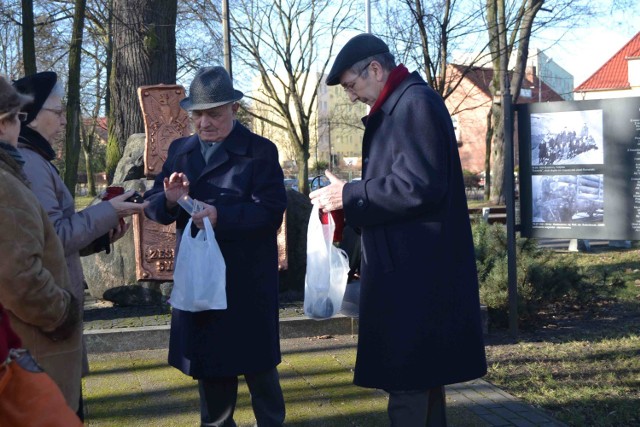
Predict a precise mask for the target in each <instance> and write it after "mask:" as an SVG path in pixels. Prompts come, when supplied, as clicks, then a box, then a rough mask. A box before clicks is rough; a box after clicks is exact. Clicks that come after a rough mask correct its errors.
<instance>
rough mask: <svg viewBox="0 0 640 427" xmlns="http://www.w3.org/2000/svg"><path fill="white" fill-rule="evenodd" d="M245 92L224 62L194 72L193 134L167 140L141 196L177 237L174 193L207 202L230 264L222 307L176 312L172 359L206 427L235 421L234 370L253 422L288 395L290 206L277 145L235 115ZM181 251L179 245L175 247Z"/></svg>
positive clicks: (273, 417)
mask: <svg viewBox="0 0 640 427" xmlns="http://www.w3.org/2000/svg"><path fill="white" fill-rule="evenodd" d="M242 96H243V94H242V92H240V91H238V90H235V89H234V88H233V85H232V82H231V78H230V77H229V74H228V73H227V71H226V70H225V69H224V68H223V67H205V68H202V69H200V70H199V71H198V72H197V74H196V75H195V77H194V79H193V82H192V83H191V85H190V88H189V96H188V97H187V98H185V99H183V100H182V101H181V102H180V106H181V107H182V108H183V109H185V110H186V111H188V112H189V114H190V116H191V120H192V122H193V126H194V129H195V134H194V135H191V136H188V137H184V138H179V139H177V140H175V141H173V143H172V144H171V146H170V147H169V152H168V154H167V160H166V161H165V163H164V166H163V168H162V172H161V173H160V174H159V175H158V176H157V178H156V179H155V182H154V185H153V188H152V189H150V190H149V191H147V192H146V193H145V199H146V200H147V201H149V206H148V207H147V208H146V209H145V213H146V215H147V217H148V218H150V219H152V220H154V221H156V222H159V223H161V224H170V223H172V222H174V221H175V223H176V234H177V236H176V237H177V239H176V241H177V242H178V245H179V242H180V238H181V236H182V233H187V232H192V233H193V232H195V230H185V229H184V228H185V225H186V224H187V222H188V220H189V213H188V212H186V211H185V210H184V209H183V208H182V207H180V206H179V205H178V202H177V201H178V199H179V198H180V197H181V196H183V195H185V194H189V195H190V196H191V197H192V198H193V199H196V200H198V201H201V202H203V206H204V209H203V210H202V211H200V212H197V213H194V214H193V222H194V224H195V226H196V227H198V228H203V227H204V225H203V218H204V217H205V216H206V217H208V218H209V220H210V221H211V224H212V225H213V227H214V230H215V235H216V240H217V242H218V244H219V246H220V249H221V251H222V255H223V257H224V260H225V264H226V283H227V287H226V293H227V309H226V310H208V311H202V312H195V313H193V312H187V311H181V310H178V309H175V308H174V309H173V311H172V318H171V335H170V343H169V364H171V365H172V366H174V367H175V368H177V369H179V370H181V371H182V372H183V373H185V374H186V375H190V376H192V377H193V378H194V379H197V380H198V386H199V391H200V413H201V422H202V425H203V426H235V425H236V424H235V422H234V420H233V413H234V409H235V406H236V398H237V392H238V376H239V375H244V377H245V380H246V382H247V385H248V387H249V391H250V393H251V404H252V407H253V411H254V414H255V417H256V421H257V425H258V426H260V427H262V426H281V425H282V424H283V422H284V418H285V407H284V399H283V396H282V389H281V388H280V381H279V377H278V371H277V369H276V366H277V365H278V364H279V363H280V359H281V356H280V339H279V329H278V250H277V243H276V233H277V230H278V227H279V226H280V224H281V222H282V216H283V213H284V210H285V208H286V205H287V196H286V192H285V188H284V176H283V173H282V169H281V167H280V164H279V162H278V151H277V149H276V146H275V145H274V144H273V143H272V142H271V141H269V140H268V139H265V138H262V137H261V136H258V135H256V134H254V133H252V132H251V131H250V130H249V129H247V128H246V127H245V126H243V125H242V124H241V123H239V122H238V121H237V120H236V113H237V111H238V106H239V105H238V103H237V101H239V100H240V99H241V98H242ZM178 250H179V248H176V252H177V251H178Z"/></svg>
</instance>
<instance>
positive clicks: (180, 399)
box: [84, 298, 564, 427]
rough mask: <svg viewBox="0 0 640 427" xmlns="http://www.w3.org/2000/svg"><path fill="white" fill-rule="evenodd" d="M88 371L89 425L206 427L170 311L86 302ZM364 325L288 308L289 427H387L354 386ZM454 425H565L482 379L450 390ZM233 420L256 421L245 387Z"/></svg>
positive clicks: (371, 396) (371, 393)
mask: <svg viewBox="0 0 640 427" xmlns="http://www.w3.org/2000/svg"><path fill="white" fill-rule="evenodd" d="M85 316H86V320H87V321H86V328H85V335H86V337H87V342H88V348H89V363H90V367H91V374H90V375H89V376H88V377H86V378H85V379H84V396H85V404H86V412H87V425H89V426H110V427H111V426H159V427H160V426H192V425H194V426H195V425H199V423H198V420H199V415H198V392H197V387H196V383H195V381H193V380H192V379H191V378H189V377H186V376H185V375H183V374H182V373H180V372H179V371H177V370H175V369H173V368H171V367H169V366H168V365H167V363H166V360H167V350H166V348H167V344H168V331H169V326H168V323H169V319H170V314H169V312H168V310H167V309H166V308H164V309H163V308H160V307H146V308H144V307H137V308H113V307H110V305H109V304H108V303H104V302H101V301H96V300H95V299H92V298H88V299H87V304H86V310H85ZM355 334H357V320H352V319H350V318H347V317H339V318H334V319H331V320H327V321H321V322H318V321H313V320H308V319H306V318H304V316H302V314H301V313H300V312H299V308H296V307H295V305H291V306H288V307H285V308H283V310H281V336H282V341H281V346H282V353H283V361H282V364H281V365H280V366H279V371H280V375H281V383H282V386H283V391H284V394H285V401H286V402H287V421H286V425H287V426H314V427H324V426H326V427H342V426H345V427H346V426H350V427H354V426H362V427H377V426H381V427H382V426H387V425H388V420H387V417H386V405H387V395H386V393H384V392H382V391H380V390H371V389H364V388H360V387H356V386H354V385H353V384H352V379H353V367H354V364H355V354H356V342H357V338H356V335H355ZM446 392H447V406H448V419H449V425H450V426H452V427H457V426H462V427H489V426H519V427H525V426H564V424H562V423H560V422H559V421H557V420H554V419H553V418H551V417H550V416H549V415H547V414H546V413H545V412H543V411H541V410H539V409H536V408H534V407H532V406H530V405H527V404H524V403H523V402H521V401H519V400H518V399H516V398H515V397H513V396H511V395H509V394H508V393H505V392H504V391H502V390H500V389H499V388H497V387H495V386H493V385H492V384H490V383H488V382H486V381H484V380H475V381H470V382H467V383H461V384H455V385H452V386H448V387H447V388H446ZM235 419H236V421H237V422H238V425H239V426H241V427H242V426H252V425H253V423H254V420H253V413H252V411H251V405H250V399H249V393H248V391H247V389H246V386H245V385H244V384H242V383H241V387H240V394H239V400H238V409H237V411H236V414H235Z"/></svg>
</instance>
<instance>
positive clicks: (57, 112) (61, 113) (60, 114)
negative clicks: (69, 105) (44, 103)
mask: <svg viewBox="0 0 640 427" xmlns="http://www.w3.org/2000/svg"><path fill="white" fill-rule="evenodd" d="M42 109H43V110H46V111H51V112H52V113H53V114H56V115H58V116H62V115H63V114H64V109H59V110H56V109H54V108H42Z"/></svg>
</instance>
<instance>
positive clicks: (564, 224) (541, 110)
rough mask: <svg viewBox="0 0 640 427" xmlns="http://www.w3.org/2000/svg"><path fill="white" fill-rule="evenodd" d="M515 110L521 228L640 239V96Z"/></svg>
mask: <svg viewBox="0 0 640 427" xmlns="http://www.w3.org/2000/svg"><path fill="white" fill-rule="evenodd" d="M515 111H516V112H517V126H518V141H519V145H518V146H519V156H520V168H519V178H520V212H521V232H522V235H523V236H525V237H539V238H579V239H609V240H640V98H638V97H635V98H616V99H601V100H590V101H567V102H549V103H533V104H519V105H517V106H515Z"/></svg>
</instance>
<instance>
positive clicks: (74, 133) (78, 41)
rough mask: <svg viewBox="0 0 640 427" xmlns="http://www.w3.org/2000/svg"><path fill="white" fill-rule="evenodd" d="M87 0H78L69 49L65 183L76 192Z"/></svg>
mask: <svg viewBox="0 0 640 427" xmlns="http://www.w3.org/2000/svg"><path fill="white" fill-rule="evenodd" d="M85 7H86V0H76V3H75V13H74V16H73V34H72V37H71V46H70V49H69V80H68V82H67V127H66V129H65V148H66V149H65V168H64V183H65V184H66V186H67V188H68V189H69V191H70V192H71V195H75V193H76V182H77V180H78V159H79V156H80V120H81V112H80V66H81V53H82V34H83V32H84V13H85Z"/></svg>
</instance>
